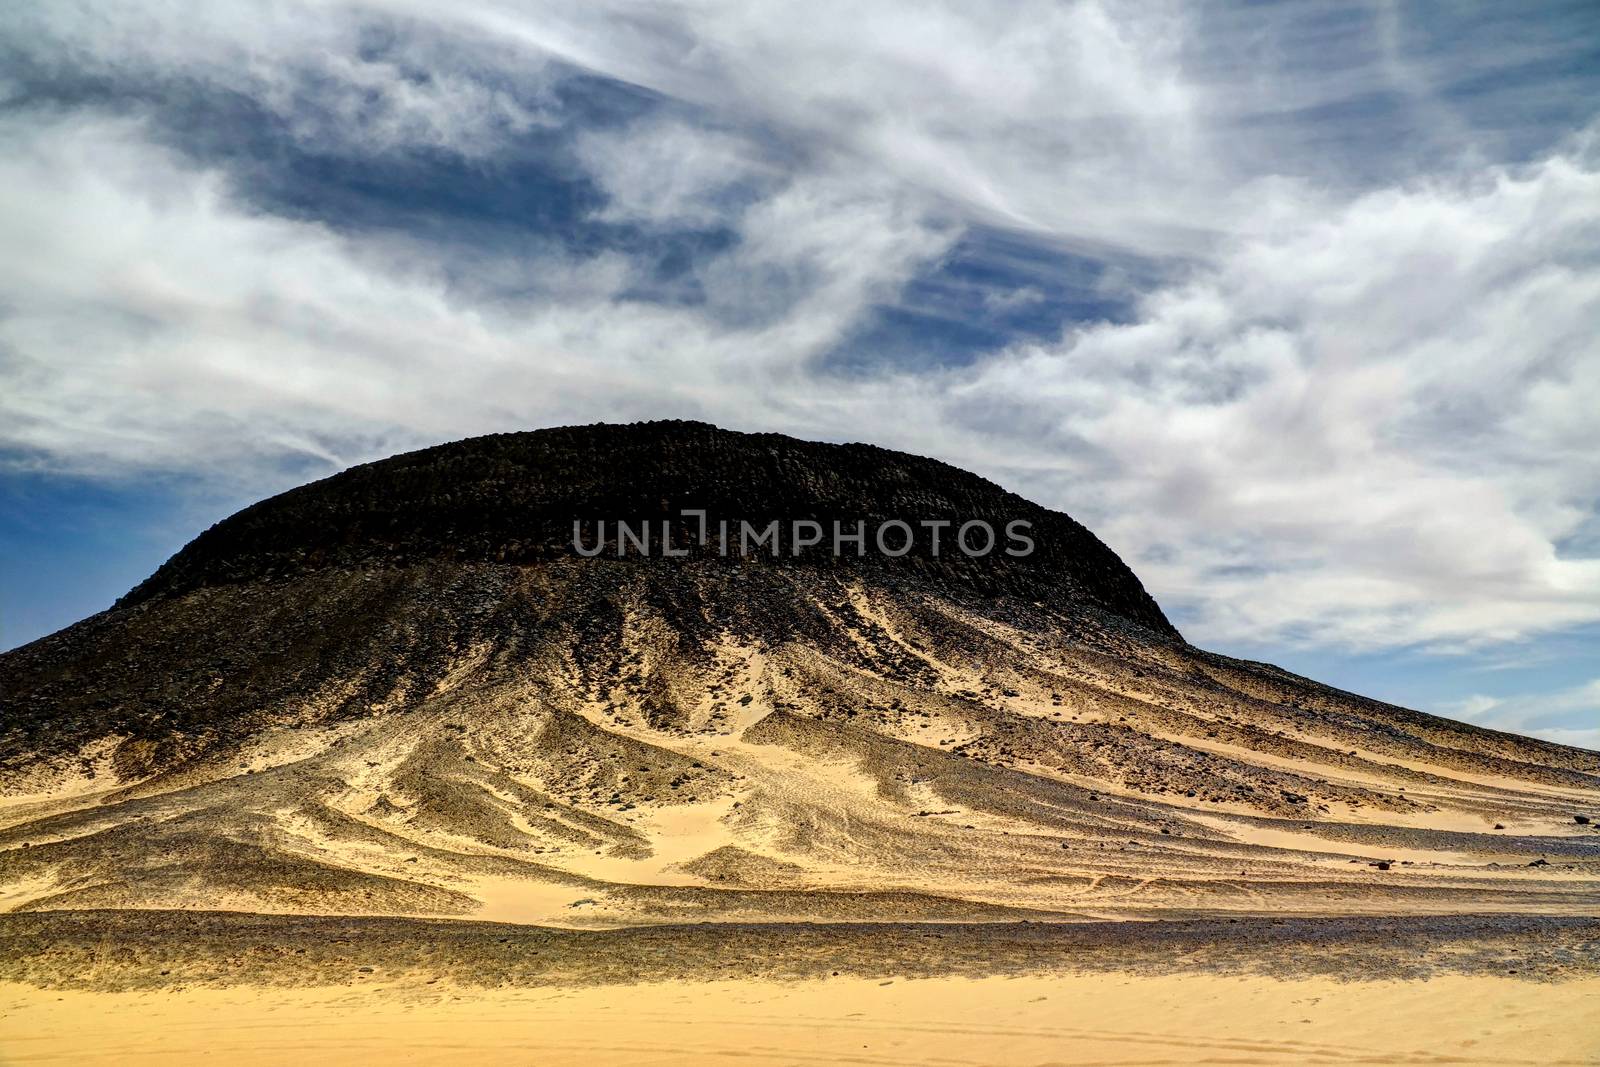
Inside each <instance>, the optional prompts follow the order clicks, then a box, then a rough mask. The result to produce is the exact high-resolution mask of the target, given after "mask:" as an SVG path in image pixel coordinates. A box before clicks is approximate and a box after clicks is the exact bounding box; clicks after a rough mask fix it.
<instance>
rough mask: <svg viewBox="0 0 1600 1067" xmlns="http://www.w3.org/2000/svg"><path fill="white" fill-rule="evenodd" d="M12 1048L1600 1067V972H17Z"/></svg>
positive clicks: (159, 1058)
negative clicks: (385, 982) (686, 976)
mask: <svg viewBox="0 0 1600 1067" xmlns="http://www.w3.org/2000/svg"><path fill="white" fill-rule="evenodd" d="M0 1062H3V1063H5V1064H111V1063H115V1064H124V1065H137V1064H185V1063H199V1062H206V1063H230V1064H278V1063H286V1062H293V1063H295V1064H298V1065H302V1067H308V1065H316V1064H350V1063H355V1064H361V1063H378V1062H382V1063H386V1064H387V1063H405V1064H458V1063H474V1064H498V1063H518V1064H540V1065H549V1067H557V1065H565V1064H575V1065H578V1064H581V1065H585V1067H593V1065H595V1064H611V1063H617V1064H622V1063H626V1064H633V1065H653V1064H699V1063H719V1062H727V1063H795V1064H817V1063H840V1064H948V1065H977V1064H1040V1065H1043V1064H1164V1063H1234V1064H1253V1063H1394V1064H1405V1063H1428V1064H1441V1063H1462V1064H1468V1063H1496V1064H1511V1063H1530V1064H1532V1063H1538V1064H1560V1063H1596V1062H1600V980H1597V979H1583V980H1579V981H1570V982H1562V983H1555V984H1547V983H1539V982H1530V981H1518V980H1516V979H1511V978H1501V977H1493V976H1467V975H1448V976H1442V977H1436V978H1433V979H1431V980H1428V981H1362V982H1339V981H1334V980H1329V979H1296V980H1280V979H1269V978H1259V977H1248V976H1244V977H1233V976H1219V975H1165V976H1129V975H1120V974H1099V975H1064V976H1056V977H1044V976H1038V977H1021V978H980V979H970V978H932V979H913V980H882V981H879V980H872V979H859V978H839V979H832V980H810V981H799V982H762V981H756V982H749V981H745V982H700V983H653V984H645V985H621V986H602V987H589V988H545V989H501V990H482V989H465V988H461V987H456V986H447V985H435V986H430V987H426V988H425V989H421V990H419V989H418V988H416V987H414V986H390V987H382V986H374V987H370V988H365V989H359V990H352V989H350V988H348V987H338V988H327V987H319V988H306V989H291V990H285V989H258V988H249V987H237V988H229V989H203V988H192V989H182V990H164V991H152V992H127V993H103V992H87V991H79V990H40V989H36V988H33V987H31V986H26V985H20V984H14V983H7V984H4V985H0Z"/></svg>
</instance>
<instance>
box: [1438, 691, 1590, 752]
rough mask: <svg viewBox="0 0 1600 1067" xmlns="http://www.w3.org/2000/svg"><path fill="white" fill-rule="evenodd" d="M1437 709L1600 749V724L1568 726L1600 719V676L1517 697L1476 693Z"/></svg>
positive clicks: (1491, 725) (1499, 727)
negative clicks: (1561, 687) (1567, 685)
mask: <svg viewBox="0 0 1600 1067" xmlns="http://www.w3.org/2000/svg"><path fill="white" fill-rule="evenodd" d="M1434 710H1435V711H1436V712H1437V713H1438V714H1441V715H1448V716H1449V717H1451V718H1454V719H1463V720H1465V721H1467V722H1471V723H1477V724H1478V725H1479V726H1487V727H1489V728H1490V729H1494V730H1506V731H1509V732H1511V733H1519V734H1528V735H1530V736H1533V737H1542V738H1544V739H1545V740H1546V741H1555V742H1557V743H1558V744H1563V745H1575V746H1577V747H1578V748H1588V749H1594V750H1596V751H1600V727H1595V726H1589V725H1586V726H1571V725H1568V722H1582V723H1595V722H1600V678H1596V679H1593V680H1591V681H1589V682H1586V683H1584V684H1582V685H1575V686H1572V687H1570V688H1568V689H1561V690H1557V691H1555V692H1550V693H1531V694H1524V695H1519V696H1514V697H1491V696H1483V695H1474V696H1470V697H1467V698H1465V699H1463V700H1458V701H1453V702H1451V703H1448V704H1443V705H1440V706H1439V707H1437V708H1435V709H1434Z"/></svg>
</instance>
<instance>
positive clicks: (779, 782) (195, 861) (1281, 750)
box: [0, 423, 1600, 926]
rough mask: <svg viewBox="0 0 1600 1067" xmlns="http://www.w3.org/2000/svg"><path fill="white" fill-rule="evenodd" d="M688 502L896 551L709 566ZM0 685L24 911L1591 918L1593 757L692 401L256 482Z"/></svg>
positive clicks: (1024, 512)
mask: <svg viewBox="0 0 1600 1067" xmlns="http://www.w3.org/2000/svg"><path fill="white" fill-rule="evenodd" d="M684 509H704V510H705V511H706V512H707V513H708V515H709V516H710V517H711V519H712V522H713V525H714V523H715V521H716V519H717V518H719V517H721V518H727V519H731V520H734V521H735V522H736V523H737V521H739V520H747V521H750V522H752V523H753V524H756V525H764V524H765V523H766V522H768V521H770V520H773V519H777V520H781V521H782V522H784V523H785V524H787V523H790V522H792V521H793V520H796V519H801V520H815V521H817V522H819V523H820V524H822V526H823V528H824V529H829V528H831V526H832V524H833V523H834V522H835V521H839V522H843V523H844V524H845V526H846V528H853V527H854V524H855V523H856V522H857V521H862V522H864V523H866V526H867V529H868V530H872V529H874V528H876V527H877V526H878V525H879V524H880V523H883V522H886V521H889V520H893V519H902V520H905V521H907V522H908V524H909V525H910V526H911V527H912V528H913V530H914V531H915V532H916V534H917V540H916V543H915V544H914V545H913V546H912V548H911V550H910V551H909V552H907V553H906V554H905V555H904V556H895V557H888V556H885V555H883V554H882V553H879V552H875V551H871V550H870V549H869V550H868V552H867V554H865V555H863V556H859V557H858V556H856V555H853V554H851V553H849V552H847V553H846V554H845V555H843V556H840V557H835V556H834V555H833V554H832V553H831V552H830V551H827V547H828V546H827V545H824V546H823V550H821V551H813V552H807V553H803V554H802V555H800V556H798V557H795V556H792V555H789V554H788V552H787V550H785V551H783V552H781V553H780V554H778V555H776V556H775V555H773V554H771V553H767V552H758V553H755V554H754V555H751V556H748V557H744V558H740V557H738V556H737V555H734V556H730V557H727V558H724V557H722V556H721V555H719V554H718V552H717V550H716V548H715V547H714V545H700V544H699V541H698V537H697V535H696V533H695V531H694V523H693V522H691V521H690V520H688V519H686V518H684V517H683V516H682V514H681V513H682V511H683V510H684ZM574 519H578V520H583V521H584V522H585V523H588V524H590V525H589V527H587V528H588V529H591V530H592V529H593V524H594V523H596V522H598V521H600V520H611V521H615V520H618V519H622V520H629V521H630V522H633V523H636V524H637V523H640V522H643V521H646V520H648V521H649V522H651V523H652V524H655V525H654V528H655V529H656V530H657V531H658V532H659V530H660V523H661V522H663V521H665V522H667V523H669V524H670V527H671V529H672V531H673V539H674V543H675V544H677V545H679V546H683V548H682V550H683V551H685V552H686V553H687V554H686V555H684V556H682V557H671V558H668V557H664V556H662V555H660V554H659V553H656V554H652V555H650V556H648V557H646V556H642V555H639V554H637V553H633V554H627V555H624V556H623V557H622V558H618V556H617V554H616V551H615V538H614V537H613V538H612V541H611V543H610V545H609V547H608V548H607V550H605V551H603V552H602V553H601V554H600V555H599V556H597V557H595V558H584V557H582V556H580V555H579V554H578V553H577V552H576V551H574V549H573V546H572V538H573V529H572V523H573V521H574ZM924 519H927V520H940V521H949V522H951V523H953V524H955V525H957V526H959V524H960V523H961V522H964V521H969V520H973V519H982V520H984V521H986V522H989V523H991V525H992V526H993V527H994V528H996V529H997V530H1004V529H1005V526H1006V524H1007V523H1008V522H1011V521H1014V520H1019V519H1020V520H1026V521H1027V522H1029V523H1030V524H1031V525H1030V527H1029V529H1030V531H1031V537H1032V539H1033V541H1034V542H1035V546H1036V548H1035V551H1034V552H1033V553H1031V554H1029V555H1026V556H1010V555H1006V554H1005V553H1004V552H1003V551H994V552H991V553H989V554H987V555H984V556H969V555H967V554H965V553H963V552H959V551H957V552H951V551H948V542H947V543H946V549H947V550H946V551H944V552H942V553H940V554H937V555H936V554H935V553H934V551H933V547H932V543H931V531H930V530H929V529H928V528H925V527H921V526H919V525H918V524H919V522H920V521H921V520H924ZM786 528H787V527H786ZM613 530H614V527H613ZM947 536H948V531H947ZM0 707H3V715H0V909H4V910H15V911H39V910H60V909H78V908H192V909H200V908H209V909H228V910H240V911H254V912H295V913H307V914H348V915H373V914H382V915H407V916H471V917H475V918H486V919H500V920H507V921H514V922H524V923H541V924H555V925H566V926H584V925H591V926H606V925H628V924H641V923H665V922H681V921H686V920H715V921H728V922H735V921H737V922H750V921H797V920H807V921H810V920H832V921H908V920H909V921H934V920H937V921H941V922H966V921H975V920H981V921H995V920H1004V919H1021V918H1029V919H1047V920H1060V921H1067V920H1081V919H1086V918H1097V919H1120V918H1150V917H1200V916H1210V915H1226V914H1245V913H1257V914H1259V913H1269V912H1270V913H1273V914H1281V913H1288V912H1293V913H1300V914H1317V915H1342V914H1353V913H1384V914H1395V913H1411V912H1438V913H1466V912H1498V913H1508V912H1522V913H1550V914H1566V913H1574V914H1592V913H1593V912H1594V909H1595V907H1596V905H1597V904H1600V834H1597V832H1596V830H1595V827H1594V825H1593V823H1589V824H1585V823H1583V822H1580V821H1579V820H1580V819H1582V818H1588V819H1595V820H1597V821H1600V754H1597V753H1593V752H1588V751H1584V750H1579V749H1573V748H1567V747H1563V746H1560V745H1555V744H1550V743H1545V742H1540V741H1535V740H1531V739H1527V738H1522V737H1516V736H1512V735H1508V734H1501V733H1496V732H1493V731H1489V730H1483V729H1479V728H1476V727H1472V726H1468V725H1465V724H1461V723H1456V722H1451V721H1449V720H1445V719H1440V718H1436V717H1433V716H1428V715H1423V714H1419V713H1417V712H1413V711H1408V710H1405V709H1402V708H1397V707H1393V706H1390V705H1385V704H1381V703H1378V702H1375V701H1370V700H1365V699H1362V698H1360V697H1357V696H1353V695H1351V694H1348V693H1343V692H1339V691H1336V690H1333V689H1329V688H1327V687H1324V686H1320V685H1318V684H1316V683H1314V682H1311V681H1309V680H1306V679H1303V678H1299V677H1295V676H1293V675H1290V674H1287V673H1285V672H1283V671H1280V670H1278V669H1276V668H1273V667H1270V666H1266V665H1262V664H1255V663H1245V662H1240V661H1237V660H1231V659H1228V658H1225V657H1222V656H1217V655H1213V654H1211V653H1207V652H1204V651H1202V650H1200V649H1197V648H1194V647H1192V646H1190V645H1188V644H1187V643H1186V642H1185V641H1184V640H1183V639H1182V637H1181V636H1180V635H1179V634H1178V632H1177V631H1176V630H1175V629H1174V628H1173V627H1172V626H1171V624H1170V623H1169V622H1168V621H1167V620H1166V618H1165V617H1164V616H1163V615H1162V613H1161V611H1160V609H1159V608H1158V607H1157V606H1156V604H1155V603H1154V601H1152V600H1151V598H1150V597H1149V596H1148V594H1147V593H1146V592H1145V591H1144V589H1143V588H1142V587H1141V586H1140V584H1139V582H1138V580H1137V579H1136V578H1135V577H1134V575H1133V574H1132V573H1131V572H1130V571H1129V570H1128V568H1127V567H1126V566H1124V565H1123V564H1122V562H1121V561H1120V560H1118V559H1117V557H1116V556H1115V555H1114V554H1113V553H1112V552H1111V551H1110V550H1109V549H1107V548H1106V547H1105V546H1104V545H1103V544H1102V543H1100V542H1099V541H1098V540H1097V539H1096V538H1095V537H1094V536H1093V535H1092V534H1090V533H1089V532H1088V531H1087V530H1085V529H1084V528H1083V527H1082V526H1080V525H1078V524H1077V523H1075V522H1073V521H1072V520H1071V519H1069V518H1067V517H1066V516H1064V515H1060V514H1057V513H1053V512H1049V511H1046V510H1045V509H1042V508H1039V507H1037V506H1036V505H1033V504H1030V503H1028V502H1027V501H1024V500H1022V499H1021V498H1018V497H1016V496H1014V495H1011V494H1008V493H1005V492H1003V491H1002V490H1000V489H999V488H998V487H996V486H994V485H992V484H990V483H987V482H985V481H983V480H981V479H978V478H976V477H973V476H971V475H968V474H965V473H963V472H960V471H957V470H955V469H953V468H950V467H948V466H945V465H943V464H938V463H934V462H932V461H929V460H924V459H918V458H915V457H910V456H905V455H901V454H897V453H892V452H887V451H884V450H882V449H876V448H870V447H866V446H857V445H850V446H829V445H816V444H808V443H803V442H799V441H794V440H791V439H788V438H783V437H777V436H773V435H743V434H734V433H728V432H725V431H721V430H716V429H714V428H712V427H708V426H703V425H698V424H687V423H655V424H648V425H640V426H622V427H617V426H601V427H584V428H573V429H562V430H551V431H542V432H537V433H527V434H513V435H501V436H495V437H487V438H479V439H475V440H471V441H465V442H459V443H457V444H452V445H445V446H441V447H439V448H433V449H428V450H425V451H422V452H417V453H413V454H410V455H406V456H399V457H395V458H393V459H390V460H385V461H382V462H379V463H374V464H370V465H367V466H364V467H359V468H355V469H352V470H350V471H347V472H345V473H343V474H340V475H337V476H335V477H333V478H329V479H327V480H325V481H322V482H318V483H316V484H313V485H309V486H305V487H302V488H300V489H297V490H294V491H292V492H290V493H286V494H284V495H282V496H279V497H276V498H273V499H271V500H267V501H264V502H262V503H260V504H257V505H255V506H254V507H251V508H248V509H246V510H245V511H243V512H241V513H239V514H238V515H236V516H234V517H233V518H231V519H229V520H227V521H225V522H223V523H220V524H218V525H217V526H216V527H214V528H213V529H211V530H209V531H207V532H206V533H204V534H202V535H201V536H200V537H199V538H197V539H196V540H195V541H194V542H193V543H192V544H191V545H189V546H188V547H187V548H185V549H184V550H183V551H182V552H180V553H179V554H178V555H177V556H175V557H174V558H173V559H172V560H171V561H169V562H168V563H167V564H166V565H165V566H163V567H162V568H161V569H160V570H159V571H157V573H156V574H155V575H153V576H152V577H151V578H150V579H149V580H148V581H146V582H145V583H144V584H142V585H141V586H139V587H138V588H137V589H135V590H133V591H132V592H131V593H130V594H129V595H128V596H127V597H125V598H124V599H123V600H122V601H120V602H119V603H118V604H117V605H116V606H115V607H114V608H113V609H111V610H110V611H107V612H105V613H102V614H100V615H98V616H95V617H93V618H90V619H87V620H85V621H84V622H81V623H79V624H77V625H76V626H73V627H70V628H68V629H67V630H64V631H62V632H60V633H58V634H55V635H53V636H51V637H48V638H45V639H43V640H41V641H38V642H35V643H33V644H31V645H28V646H26V647H24V648H21V649H17V650H15V651H13V652H10V653H7V654H5V655H3V656H0Z"/></svg>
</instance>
